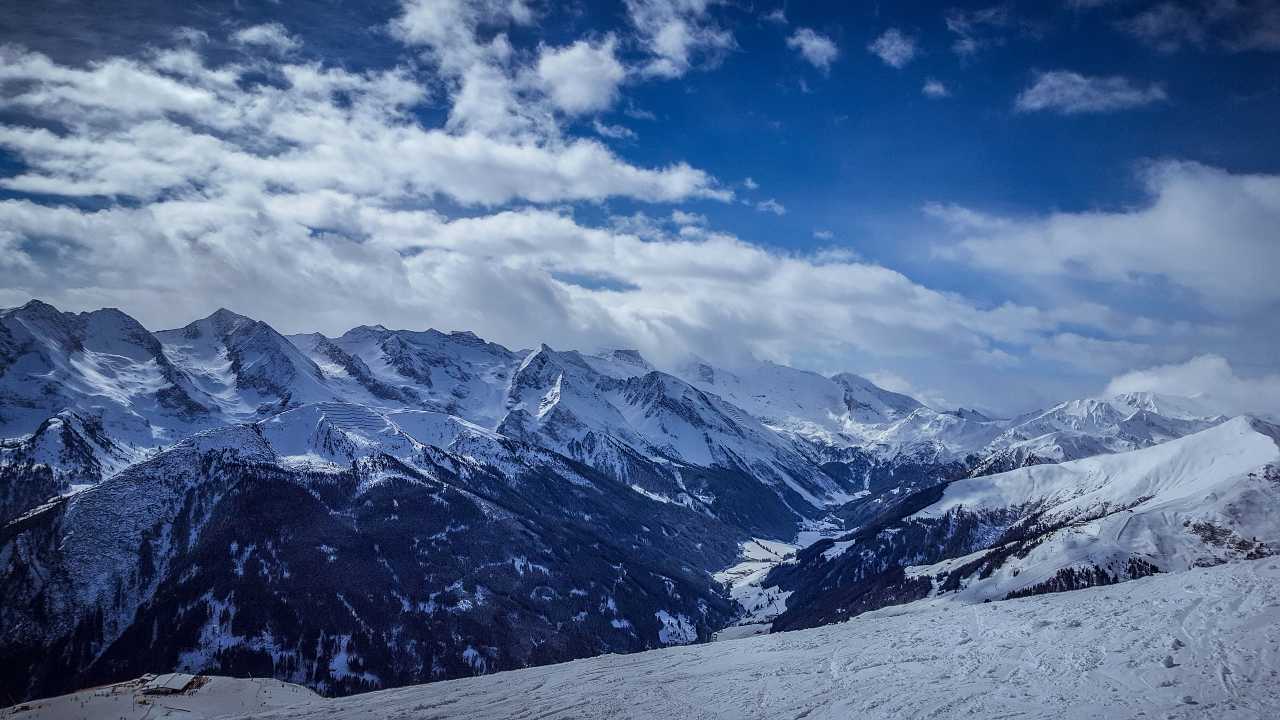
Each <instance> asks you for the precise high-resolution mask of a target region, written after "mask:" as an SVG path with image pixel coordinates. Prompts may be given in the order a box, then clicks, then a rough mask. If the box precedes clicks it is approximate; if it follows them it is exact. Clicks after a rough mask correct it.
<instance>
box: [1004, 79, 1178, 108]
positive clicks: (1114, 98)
mask: <svg viewBox="0 0 1280 720" xmlns="http://www.w3.org/2000/svg"><path fill="white" fill-rule="evenodd" d="M1167 99H1168V96H1167V95H1166V94H1165V91H1164V88H1163V87H1161V86H1159V85H1151V86H1149V87H1146V88H1142V87H1138V86H1136V85H1134V84H1133V82H1132V81H1130V80H1129V79H1128V78H1123V77H1087V76H1084V75H1081V74H1079V73H1074V72H1069V71H1066V70H1055V71H1053V72H1046V73H1040V74H1039V75H1038V76H1037V77H1036V81H1035V83H1034V84H1032V86H1031V87H1029V88H1027V89H1026V90H1023V91H1022V92H1021V93H1019V95H1018V98H1017V100H1016V101H1015V102H1014V107H1015V108H1017V109H1018V110H1019V111H1021V112H1037V111H1043V110H1051V111H1056V112H1061V113H1065V114H1067V115H1075V114H1080V113H1105V112H1115V111H1118V110H1129V109H1132V108H1137V107H1142V106H1144V105H1150V104H1152V103H1157V102H1162V101H1164V100H1167Z"/></svg>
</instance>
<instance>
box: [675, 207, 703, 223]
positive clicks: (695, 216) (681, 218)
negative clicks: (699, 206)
mask: <svg viewBox="0 0 1280 720" xmlns="http://www.w3.org/2000/svg"><path fill="white" fill-rule="evenodd" d="M671 222H673V223H675V224H676V225H706V224H707V216H706V215H702V214H700V213H691V212H685V211H683V210H672V211H671Z"/></svg>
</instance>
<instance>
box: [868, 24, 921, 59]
mask: <svg viewBox="0 0 1280 720" xmlns="http://www.w3.org/2000/svg"><path fill="white" fill-rule="evenodd" d="M867 50H868V51H869V52H870V53H871V54H872V55H875V56H876V57H878V58H880V59H881V60H883V61H884V63H885V64H886V65H888V66H890V67H895V68H902V67H906V65H907V63H909V62H911V60H912V58H914V57H915V56H916V41H915V38H913V37H910V36H908V35H904V34H903V33H902V31H901V30H898V29H897V28H889V29H888V30H885V31H884V33H883V34H882V35H880V37H878V38H876V39H875V40H873V41H872V42H871V44H870V45H868V46H867Z"/></svg>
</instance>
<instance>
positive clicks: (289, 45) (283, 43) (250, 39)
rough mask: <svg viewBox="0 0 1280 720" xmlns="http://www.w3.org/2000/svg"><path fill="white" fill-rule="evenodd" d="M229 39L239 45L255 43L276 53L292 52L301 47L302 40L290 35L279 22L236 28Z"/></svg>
mask: <svg viewBox="0 0 1280 720" xmlns="http://www.w3.org/2000/svg"><path fill="white" fill-rule="evenodd" d="M231 40H232V42H235V43H237V44H239V45H256V46H259V47H265V48H269V49H271V50H275V51H276V52H278V53H287V52H292V51H294V50H297V49H298V48H300V47H302V41H300V40H298V39H297V38H295V37H293V36H292V35H290V34H289V31H288V30H286V29H285V27H284V25H281V24H280V23H266V24H264V25H253V26H251V27H247V28H244V29H242V30H238V31H236V32H235V33H234V34H232V36H231Z"/></svg>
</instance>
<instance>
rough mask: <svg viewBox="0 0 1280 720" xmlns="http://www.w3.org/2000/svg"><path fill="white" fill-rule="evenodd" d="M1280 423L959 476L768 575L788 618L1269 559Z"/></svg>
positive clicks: (798, 623)
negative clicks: (783, 594)
mask: <svg viewBox="0 0 1280 720" xmlns="http://www.w3.org/2000/svg"><path fill="white" fill-rule="evenodd" d="M1278 443H1280V427H1277V426H1275V425H1272V424H1270V423H1267V422H1264V421H1261V420H1257V419H1253V418H1249V417H1237V418H1234V419H1232V420H1230V421H1228V422H1225V423H1222V424H1219V425H1217V426H1214V427H1211V428H1209V429H1207V430H1203V431H1201V432H1198V433H1195V434H1192V435H1188V436H1185V437H1182V438H1179V439H1175V440H1170V441H1168V442H1165V443H1162V444H1158V445H1154V446H1150V447H1145V448H1142V449H1138V450H1132V451H1129V452H1124V453H1116V454H1109V455H1099V456H1095V457H1090V458H1085V459H1081V460H1073V461H1070V462H1065V463H1061V464H1044V465H1035V466H1031V467H1025V468H1021V469H1017V470H1013V471H1010V472H1006V473H1001V474H997V475H990V476H984V477H976V478H967V479H962V480H957V481H955V482H952V483H949V484H947V485H945V486H939V487H937V488H933V489H929V490H925V491H922V492H919V493H916V494H915V495H914V496H912V498H911V499H909V500H908V501H906V502H905V503H904V504H903V506H902V509H901V511H900V512H899V513H897V515H896V517H895V516H885V517H882V518H881V519H880V520H879V521H878V522H875V523H871V524H869V525H867V526H865V527H862V528H859V529H858V530H856V531H855V532H853V533H850V534H848V535H846V536H843V537H840V538H837V539H834V540H825V541H821V542H818V543H815V544H814V545H812V546H810V547H809V548H807V549H806V550H805V551H803V552H802V553H801V554H800V556H799V558H798V560H797V562H796V563H795V564H793V565H790V566H785V567H779V568H778V569H777V570H776V571H775V574H774V575H773V576H771V577H770V579H769V580H768V581H766V583H765V584H766V585H778V586H780V587H781V588H782V589H783V590H792V589H794V590H795V592H793V593H792V595H791V596H790V597H789V599H788V603H787V611H786V612H785V613H783V614H782V615H781V617H779V619H778V621H777V623H776V624H775V627H776V628H795V627H805V626H812V625H818V624H823V623H824V622H830V621H832V620H837V619H841V618H844V617H848V616H850V615H853V614H857V613H859V612H863V611H866V610H871V609H875V608H877V607H882V606H885V605H892V604H897V603H901V602H906V601H911V600H917V599H922V598H935V599H937V600H939V601H947V602H956V601H958V602H982V601H989V600H998V599H1004V598H1009V597H1018V596H1022V595H1032V594H1039V593H1045V592H1056V591H1060V590H1070V589H1076V588H1080V587H1087V586H1091V585H1099V584H1111V583H1115V582H1119V581H1122V580H1128V579H1132V578H1136V577H1143V576H1146V575H1151V574H1154V573H1163V572H1173V571H1181V570H1186V569H1188V568H1191V567H1199V566H1205V565H1215V564H1220V563H1223V562H1227V561H1231V560H1238V559H1250V558H1258V557H1265V556H1267V555H1271V554H1273V553H1275V552H1276V549H1277V548H1280V514H1278V513H1277V512H1276V508H1277V507H1278V506H1280V445H1278Z"/></svg>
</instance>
